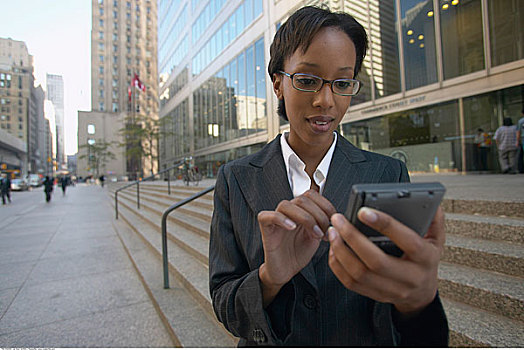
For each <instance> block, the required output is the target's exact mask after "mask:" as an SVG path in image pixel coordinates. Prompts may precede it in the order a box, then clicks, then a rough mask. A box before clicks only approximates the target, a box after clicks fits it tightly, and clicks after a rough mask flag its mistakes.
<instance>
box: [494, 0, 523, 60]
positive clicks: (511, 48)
mask: <svg viewBox="0 0 524 350" xmlns="http://www.w3.org/2000/svg"><path fill="white" fill-rule="evenodd" d="M488 7H489V11H488V14H489V34H490V49H491V63H492V65H493V66H498V65H500V64H504V63H508V62H512V61H516V60H520V59H522V58H524V48H523V45H522V43H523V42H524V19H523V18H522V17H523V16H524V2H523V1H519V0H496V1H495V0H489V1H488Z"/></svg>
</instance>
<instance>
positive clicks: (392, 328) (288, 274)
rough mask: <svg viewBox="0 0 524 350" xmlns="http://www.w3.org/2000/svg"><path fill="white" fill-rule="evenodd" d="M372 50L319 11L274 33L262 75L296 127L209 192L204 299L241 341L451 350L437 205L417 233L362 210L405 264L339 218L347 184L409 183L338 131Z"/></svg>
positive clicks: (392, 163)
mask: <svg viewBox="0 0 524 350" xmlns="http://www.w3.org/2000/svg"><path fill="white" fill-rule="evenodd" d="M366 49H367V35H366V31H365V29H364V28H363V27H362V26H361V25H360V24H359V23H358V22H357V21H356V20H355V19H354V18H353V17H352V16H350V15H348V14H345V13H333V12H330V11H329V10H326V9H320V8H317V7H309V6H308V7H304V8H301V9H299V10H298V11H297V12H295V13H294V14H293V15H292V16H291V17H290V18H289V19H288V20H287V21H286V22H285V23H284V24H282V26H281V27H280V28H279V29H278V30H277V33H276V34H275V38H274V40H273V43H272V44H271V48H270V61H269V69H268V73H269V76H270V77H271V80H272V82H273V90H274V92H275V94H276V97H277V98H278V100H279V105H278V111H277V113H278V114H279V115H280V116H281V117H283V118H284V119H286V120H288V121H289V127H290V131H289V132H286V133H284V134H283V135H277V137H276V138H275V139H274V140H273V141H272V142H270V143H269V144H267V145H266V146H264V148H263V149H262V150H260V151H259V152H256V153H254V154H251V155H249V156H247V157H244V158H241V159H237V160H234V161H231V162H229V163H227V164H225V165H223V166H222V167H220V170H219V173H218V176H217V180H216V187H215V193H214V211H213V218H212V222H211V237H210V244H209V285H210V293H211V299H212V302H213V308H214V311H215V314H216V316H217V318H218V320H219V321H220V322H222V323H223V324H224V326H225V327H226V328H227V329H228V330H229V331H230V332H231V333H233V334H234V335H235V336H237V337H239V338H240V342H239V344H238V345H239V346H264V347H269V346H282V347H283V346H292V347H312V346H320V347H336V346H347V347H351V346H357V347H367V346H375V347H379V346H380V347H391V346H397V345H400V346H403V347H408V346H416V347H424V346H426V347H431V346H433V347H445V346H447V344H448V332H449V331H448V324H447V318H446V315H445V313H444V309H443V307H442V303H441V301H440V298H439V295H438V292H437V271H438V263H439V259H440V254H441V252H442V250H443V246H444V240H445V232H444V216H443V213H442V210H441V209H439V210H438V211H437V214H436V215H435V218H434V219H433V223H432V226H431V228H430V229H429V230H428V232H427V234H426V236H425V237H424V238H422V237H420V236H418V235H417V234H416V233H415V232H413V231H412V230H410V229H409V228H407V227H406V226H403V225H401V224H400V223H399V222H398V221H397V220H395V219H392V218H389V219H388V218H387V217H386V216H385V215H384V214H383V213H381V212H378V211H372V210H367V211H366V210H362V211H361V212H360V214H361V215H360V216H359V219H360V220H361V221H362V220H363V221H364V222H366V223H367V224H368V225H371V226H372V227H374V228H379V227H388V229H387V232H388V236H390V237H391V238H392V240H393V241H397V244H398V243H399V242H402V246H403V250H404V252H405V253H404V255H403V256H402V257H401V258H397V257H394V256H391V255H386V254H385V253H384V252H383V251H382V250H381V249H380V248H378V247H377V246H375V245H374V244H370V242H369V240H368V238H367V237H366V236H364V235H363V234H362V233H360V232H359V231H358V230H356V229H355V228H354V227H353V226H352V225H351V224H350V223H349V222H348V221H347V220H346V218H345V217H344V216H343V215H341V214H338V213H341V212H345V210H346V206H347V203H348V199H349V194H350V191H351V185H352V184H356V183H363V182H405V181H409V175H408V172H407V169H406V166H405V164H404V163H403V162H402V161H400V160H398V159H393V158H390V157H387V156H383V155H380V154H377V153H372V152H367V151H363V150H360V149H358V148H357V147H355V146H354V145H352V144H351V143H350V142H349V141H347V140H346V139H344V137H342V136H341V135H340V134H338V133H337V132H336V130H337V128H338V126H339V124H340V122H341V120H342V118H343V117H344V115H345V114H346V111H347V109H348V107H349V104H350V102H351V98H352V96H354V95H356V94H357V93H358V90H359V87H360V83H359V82H358V81H357V80H355V79H356V77H357V74H358V72H359V70H360V68H361V66H362V62H363V59H364V56H365V54H366ZM330 225H332V226H333V227H331V228H329V227H330ZM385 225H386V226H385ZM328 228H329V231H328ZM379 230H380V229H379ZM382 231H383V232H384V231H385V229H383V230H382ZM399 245H400V244H399Z"/></svg>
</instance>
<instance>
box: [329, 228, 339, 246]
mask: <svg viewBox="0 0 524 350" xmlns="http://www.w3.org/2000/svg"><path fill="white" fill-rule="evenodd" d="M337 234H338V232H337V230H336V229H335V228H334V227H333V226H331V227H330V228H328V237H329V241H330V242H333V240H334V239H335V238H336V237H337Z"/></svg>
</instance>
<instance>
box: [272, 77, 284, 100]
mask: <svg viewBox="0 0 524 350" xmlns="http://www.w3.org/2000/svg"><path fill="white" fill-rule="evenodd" d="M273 91H274V92H275V95H276V96H277V98H278V99H279V100H281V99H283V98H284V93H283V92H282V74H273Z"/></svg>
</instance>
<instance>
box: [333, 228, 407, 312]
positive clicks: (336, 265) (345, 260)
mask: <svg viewBox="0 0 524 350" xmlns="http://www.w3.org/2000/svg"><path fill="white" fill-rule="evenodd" d="M329 239H330V244H331V247H330V252H329V260H328V261H329V266H330V268H331V270H332V271H333V273H334V274H335V276H336V277H337V278H338V279H339V280H340V282H341V283H342V284H343V285H344V286H345V287H346V288H348V289H351V290H353V291H355V292H357V293H359V294H362V295H366V296H368V297H371V298H373V299H375V300H378V301H382V302H390V301H392V300H395V299H396V298H399V297H400V296H401V295H400V291H403V290H405V289H406V283H405V282H404V281H401V280H395V279H393V278H391V276H381V275H379V274H377V273H375V272H374V271H372V270H370V269H368V268H367V267H366V266H365V265H364V264H363V263H362V262H361V261H360V259H359V258H358V257H357V256H356V255H355V253H353V252H352V251H351V249H350V248H349V247H348V246H346V245H345V244H344V242H343V240H342V239H341V237H340V235H339V234H338V232H337V231H336V229H335V228H333V227H331V228H330V229H329Z"/></svg>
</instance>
